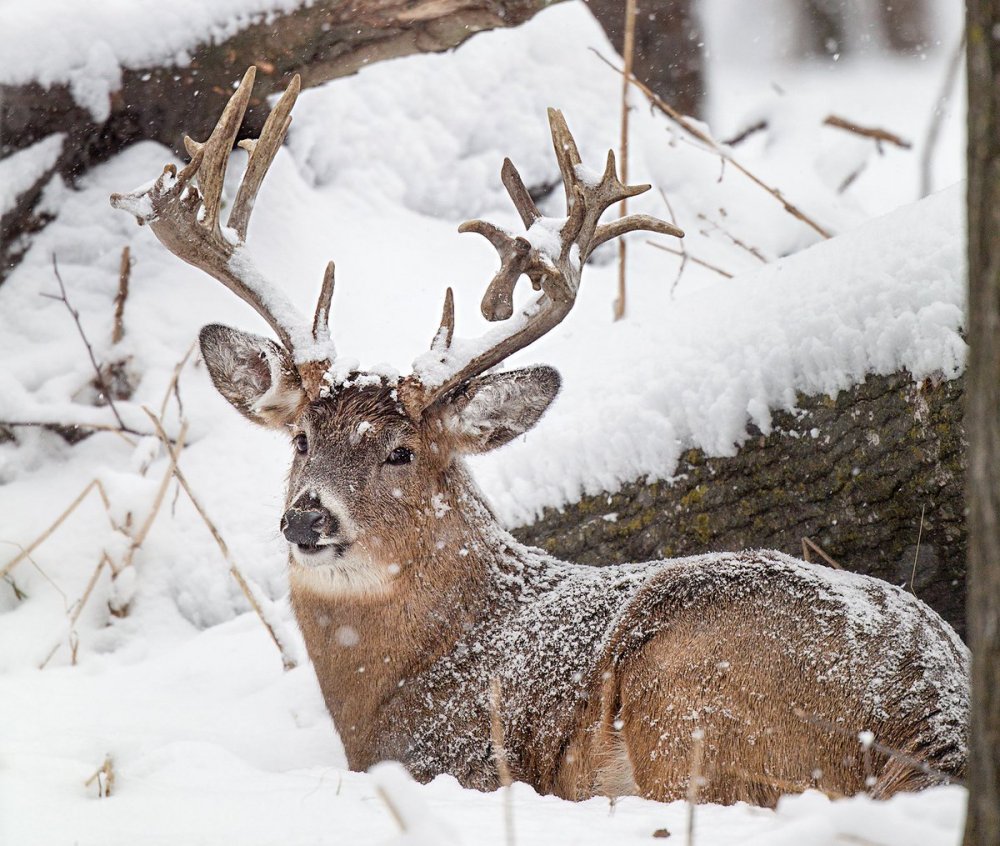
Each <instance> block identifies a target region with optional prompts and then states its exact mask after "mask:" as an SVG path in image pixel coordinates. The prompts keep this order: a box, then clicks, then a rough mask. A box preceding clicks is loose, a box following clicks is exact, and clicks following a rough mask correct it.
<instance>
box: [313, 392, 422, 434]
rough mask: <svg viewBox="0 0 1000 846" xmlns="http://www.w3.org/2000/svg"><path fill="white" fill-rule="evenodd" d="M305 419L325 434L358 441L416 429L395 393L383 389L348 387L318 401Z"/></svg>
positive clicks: (411, 431)
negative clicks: (349, 388)
mask: <svg viewBox="0 0 1000 846" xmlns="http://www.w3.org/2000/svg"><path fill="white" fill-rule="evenodd" d="M302 421H303V422H304V423H305V424H306V425H308V426H309V427H310V428H312V429H314V430H316V431H318V432H320V433H322V434H323V435H324V436H326V437H330V438H333V437H341V438H347V439H349V440H351V441H354V442H358V443H360V442H361V441H368V442H371V441H373V440H383V439H385V438H388V437H394V436H398V435H402V434H408V433H414V432H416V427H415V426H414V425H413V423H412V421H411V420H410V419H409V417H407V415H406V412H405V411H404V410H403V408H402V406H401V405H400V403H399V402H398V400H397V399H396V398H395V395H394V392H393V391H391V390H389V389H384V388H369V389H362V390H357V389H354V390H347V391H343V392H341V393H338V394H336V395H335V396H332V397H326V398H324V399H320V400H316V401H315V402H313V403H310V405H309V407H308V408H307V409H306V411H305V413H304V414H303V417H302Z"/></svg>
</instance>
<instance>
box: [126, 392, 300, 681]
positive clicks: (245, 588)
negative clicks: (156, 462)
mask: <svg viewBox="0 0 1000 846" xmlns="http://www.w3.org/2000/svg"><path fill="white" fill-rule="evenodd" d="M142 410H143V411H144V412H146V416H147V417H149V420H150V422H151V423H152V424H153V426H154V427H155V428H156V433H157V435H158V436H159V438H160V440H161V441H163V443H164V444H165V445H168V444H169V443H170V439H169V438H168V437H167V433H166V431H164V429H163V424H162V422H161V421H160V419H159V418H158V417H157V416H156V415H155V414H153V412H152V411H151V410H150V409H149V408H147V407H146V406H143V408H142ZM168 449H169V446H168ZM172 471H173V475H174V477H175V478H176V479H177V482H178V483H179V484H180V486H181V487H182V488H183V489H184V493H186V494H187V497H188V499H189V500H190V501H191V504H192V505H193V506H194V509H195V511H197V512H198V516H199V517H201V519H202V522H203V523H204V524H205V526H206V527H207V528H208V531H209V532H210V533H211V535H212V538H213V539H214V540H215V543H216V545H217V546H218V547H219V551H220V552H221V553H222V557H223V559H225V562H226V564H227V565H228V566H229V573H230V575H232V577H233V578H234V579H235V580H236V584H238V585H239V587H240V591H242V593H243V596H244V597H246V600H247V602H248V603H249V604H250V607H251V609H253V612H254V613H255V614H256V615H257V618H258V619H259V620H260V621H261V623H262V624H263V626H264V628H265V629H267V633H268V635H269V636H270V638H271V640H272V641H273V642H274V645H275V646H276V647H277V648H278V652H279V653H280V654H281V663H282V666H283V667H284V668H285V669H286V670H291V669H294V668H295V666H296V662H295V659H293V658H292V657H291V653H290V652H289V651H288V649H287V648H286V647H285V645H284V644H283V643H282V642H281V639H280V638H279V637H278V633H277V631H276V629H275V627H274V626H272V625H271V623H270V622H269V621H268V619H267V616H266V615H265V614H264V609H263V608H262V607H261V604H260V602H259V601H258V599H257V597H256V595H255V594H254V592H253V590H252V589H251V587H250V584H249V583H248V582H247V580H246V577H245V576H244V575H243V573H242V571H241V570H240V568H239V567H237V566H236V562H235V561H233V558H232V555H231V554H230V552H229V546H228V545H227V544H226V542H225V541H224V540H223V539H222V534H221V533H220V532H219V530H218V528H216V526H215V523H213V522H212V520H211V518H210V517H209V516H208V512H207V511H205V508H204V506H202V504H201V502H200V500H199V499H198V497H197V496H195V493H194V491H193V490H191V486H190V485H189V484H188V481H187V478H185V476H184V474H183V473H182V472H181V468H180V467H178V466H177V463H176V462H174V463H173V465H172Z"/></svg>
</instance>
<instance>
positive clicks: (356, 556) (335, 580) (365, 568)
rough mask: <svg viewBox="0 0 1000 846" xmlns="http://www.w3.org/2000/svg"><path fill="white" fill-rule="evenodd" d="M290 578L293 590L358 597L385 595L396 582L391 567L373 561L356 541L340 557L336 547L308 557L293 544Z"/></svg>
mask: <svg viewBox="0 0 1000 846" xmlns="http://www.w3.org/2000/svg"><path fill="white" fill-rule="evenodd" d="M288 578H289V582H290V583H291V586H292V588H293V589H300V590H308V591H310V592H311V593H315V594H319V595H321V596H329V597H343V598H356V599H360V598H363V597H371V598H374V597H379V596H385V595H386V594H388V593H389V591H390V590H391V588H392V582H393V576H392V574H391V572H390V569H389V566H388V565H385V564H382V563H380V562H377V561H375V560H373V559H372V558H371V556H370V555H369V554H368V553H367V552H365V551H364V550H362V549H359V548H358V546H357V545H356V544H355V545H353V546H352V547H351V548H350V549H349V550H347V552H346V553H345V554H344V555H340V556H337V555H336V553H335V552H333V550H331V551H330V552H329V553H327V552H319V553H313V554H312V555H309V556H305V555H302V554H301V553H299V552H298V550H297V549H296V548H295V547H294V546H293V547H292V554H291V561H290V565H289V574H288Z"/></svg>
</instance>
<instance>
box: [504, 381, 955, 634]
mask: <svg viewBox="0 0 1000 846" xmlns="http://www.w3.org/2000/svg"><path fill="white" fill-rule="evenodd" d="M962 388H963V379H962V378H959V379H955V380H953V381H949V382H935V381H933V380H924V381H922V382H920V383H915V382H914V381H913V380H912V378H911V377H910V376H909V374H907V373H898V374H895V375H892V376H872V377H870V378H869V379H868V380H867V381H866V382H865V383H864V384H862V385H858V386H856V387H854V388H852V389H850V390H847V391H842V392H841V393H840V394H839V395H838V396H837V397H836V398H835V399H831V398H830V397H827V396H825V395H824V396H813V397H807V396H800V397H799V398H798V409H799V410H798V411H796V412H795V413H792V414H789V413H785V412H779V413H777V414H775V415H774V421H773V430H772V432H771V433H770V434H769V435H767V436H764V435H761V434H759V433H758V434H757V435H756V436H755V437H753V438H751V439H750V440H748V441H747V442H746V443H745V444H744V445H743V447H742V448H741V449H740V450H739V452H738V453H737V454H736V455H735V456H733V457H731V458H708V457H706V456H705V455H704V454H703V453H702V452H700V451H699V450H690V451H689V452H688V453H686V454H685V455H684V456H683V458H682V461H681V462H680V465H679V466H678V468H677V471H676V475H675V478H674V479H673V480H672V481H669V482H668V481H660V482H644V481H641V480H640V481H637V482H635V483H633V484H630V485H626V486H625V487H624V488H622V489H621V490H620V491H618V492H617V493H614V494H612V495H610V496H609V495H608V494H601V495H598V496H594V497H585V498H584V499H583V500H582V501H580V502H579V503H576V504H575V505H571V506H569V507H567V508H566V509H564V510H563V511H555V510H547V511H546V512H545V514H544V515H543V516H542V517H541V519H539V520H538V521H537V522H535V523H534V524H532V525H530V526H524V527H521V528H518V529H516V530H515V532H514V534H515V535H516V536H517V537H518V538H519V539H520V540H522V541H524V542H526V543H531V544H534V545H538V546H542V547H544V548H545V549H547V550H549V551H550V552H552V553H554V554H556V555H559V556H561V557H565V558H569V559H571V560H575V561H579V562H582V563H589V564H611V563H620V562H624V561H644V560H649V559H654V558H674V557H680V556H684V555H693V554H696V553H702V552H711V551H722V550H740V549H747V548H755V547H756V548H762V547H766V548H773V549H779V550H781V551H783V552H786V553H788V554H790V555H794V556H797V557H802V555H803V546H802V539H803V538H809V539H811V540H812V541H813V542H814V543H816V544H817V545H818V546H819V547H821V548H822V549H823V550H824V551H825V552H826V553H827V554H829V555H830V556H831V557H832V558H833V559H834V560H836V561H837V562H838V563H839V564H840V565H842V566H843V567H844V568H845V569H849V570H855V571H857V572H862V573H867V574H869V575H873V576H878V577H879V578H882V579H885V580H887V581H889V582H892V583H894V584H897V585H905V586H906V588H907V590H910V589H912V590H913V591H914V593H916V595H917V596H918V597H920V598H921V599H922V600H924V601H925V602H927V603H928V604H929V605H930V606H931V607H933V608H935V609H936V610H937V611H938V613H940V614H941V615H942V616H943V617H944V618H945V619H946V620H948V621H949V622H950V623H951V624H952V625H953V626H954V627H955V628H956V629H957V630H958V631H959V633H960V634H961V633H962V632H964V629H965V560H966V534H965V517H964V511H965V455H966V450H965V439H964V433H963V428H962V402H961V400H962ZM810 555H811V558H812V560H814V561H816V562H818V563H823V562H822V558H821V556H820V555H819V554H818V553H816V552H815V551H813V550H811V551H810Z"/></svg>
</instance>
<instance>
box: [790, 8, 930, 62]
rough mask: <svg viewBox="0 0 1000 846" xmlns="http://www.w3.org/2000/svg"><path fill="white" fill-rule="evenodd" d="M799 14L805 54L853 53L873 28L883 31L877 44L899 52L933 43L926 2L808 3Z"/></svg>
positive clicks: (913, 51) (802, 48)
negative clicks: (931, 41)
mask: <svg viewBox="0 0 1000 846" xmlns="http://www.w3.org/2000/svg"><path fill="white" fill-rule="evenodd" d="M791 5H792V7H793V8H794V7H795V6H796V5H797V0H791ZM800 14H801V15H802V18H801V21H802V27H803V31H802V35H801V41H802V43H801V45H800V47H801V50H802V52H803V54H805V55H811V56H832V55H833V54H834V53H849V52H852V51H853V50H855V49H857V48H858V46H859V45H863V44H865V43H867V42H866V41H865V40H862V39H867V38H870V36H871V32H870V29H871V27H872V26H874V27H880V28H881V33H880V37H878V36H877V37H876V39H875V41H874V43H875V45H877V46H878V45H882V46H885V47H887V48H888V49H889V50H892V51H894V52H896V53H916V52H918V51H919V50H922V49H924V48H926V47H927V45H928V44H929V43H930V22H929V16H928V6H927V0H893V2H885V0H805V2H804V3H803V4H802V6H801V12H800Z"/></svg>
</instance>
